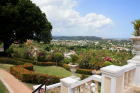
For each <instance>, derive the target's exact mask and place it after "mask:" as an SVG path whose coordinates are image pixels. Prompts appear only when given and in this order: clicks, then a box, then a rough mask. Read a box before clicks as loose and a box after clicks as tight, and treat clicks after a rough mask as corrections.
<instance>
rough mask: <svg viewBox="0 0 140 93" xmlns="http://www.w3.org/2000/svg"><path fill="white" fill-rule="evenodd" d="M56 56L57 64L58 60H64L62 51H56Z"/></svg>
mask: <svg viewBox="0 0 140 93" xmlns="http://www.w3.org/2000/svg"><path fill="white" fill-rule="evenodd" d="M54 58H55V59H56V66H57V62H58V61H60V60H62V58H63V55H62V54H61V53H55V54H54Z"/></svg>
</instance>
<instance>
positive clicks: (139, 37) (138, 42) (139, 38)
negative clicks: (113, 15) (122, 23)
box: [130, 20, 140, 60]
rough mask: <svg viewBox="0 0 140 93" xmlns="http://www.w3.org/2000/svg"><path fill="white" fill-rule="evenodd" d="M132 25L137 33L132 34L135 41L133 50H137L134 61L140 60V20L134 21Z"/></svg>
mask: <svg viewBox="0 0 140 93" xmlns="http://www.w3.org/2000/svg"><path fill="white" fill-rule="evenodd" d="M132 24H133V25H134V29H135V31H134V32H133V34H132V35H134V36H133V37H130V38H131V39H132V41H133V48H134V49H135V53H136V55H135V56H134V57H133V58H132V60H140V56H139V54H140V20H135V21H132Z"/></svg>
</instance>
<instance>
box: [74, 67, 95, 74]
mask: <svg viewBox="0 0 140 93" xmlns="http://www.w3.org/2000/svg"><path fill="white" fill-rule="evenodd" d="M76 73H80V74H86V75H92V70H90V69H80V68H78V69H77V71H76Z"/></svg>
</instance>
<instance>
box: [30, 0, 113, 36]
mask: <svg viewBox="0 0 140 93" xmlns="http://www.w3.org/2000/svg"><path fill="white" fill-rule="evenodd" d="M32 2H33V3H35V4H36V5H37V6H39V7H40V8H41V10H42V11H43V12H45V13H46V16H47V19H48V20H49V21H50V22H51V24H52V25H53V30H52V33H53V34H54V35H57V34H62V35H65V33H68V31H69V30H70V29H73V30H74V29H75V30H74V31H77V32H75V33H77V35H78V31H79V30H76V29H78V28H83V30H84V31H85V32H86V33H87V32H88V33H89V34H90V31H92V32H98V31H102V30H104V29H107V28H110V27H113V26H114V23H113V21H112V20H111V19H110V18H106V17H105V16H103V15H101V14H99V15H98V14H95V13H89V14H87V15H86V16H84V17H82V16H80V13H79V12H77V11H75V10H74V9H73V7H74V6H77V5H78V2H77V1H74V0H32ZM68 29H69V30H68ZM62 30H64V31H62ZM84 31H82V32H83V33H84ZM69 34H70V35H72V31H70V32H69ZM83 35H84V34H83Z"/></svg>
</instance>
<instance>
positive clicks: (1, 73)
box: [0, 69, 32, 93]
mask: <svg viewBox="0 0 140 93" xmlns="http://www.w3.org/2000/svg"><path fill="white" fill-rule="evenodd" d="M0 77H1V78H3V80H4V81H5V82H6V83H7V84H8V85H9V86H10V87H11V89H12V90H13V91H14V93H32V90H31V89H29V88H28V87H27V86H26V85H25V84H24V83H22V82H21V81H20V80H18V79H17V78H15V77H14V76H13V75H12V74H10V73H9V72H7V71H5V70H3V69H0Z"/></svg>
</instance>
